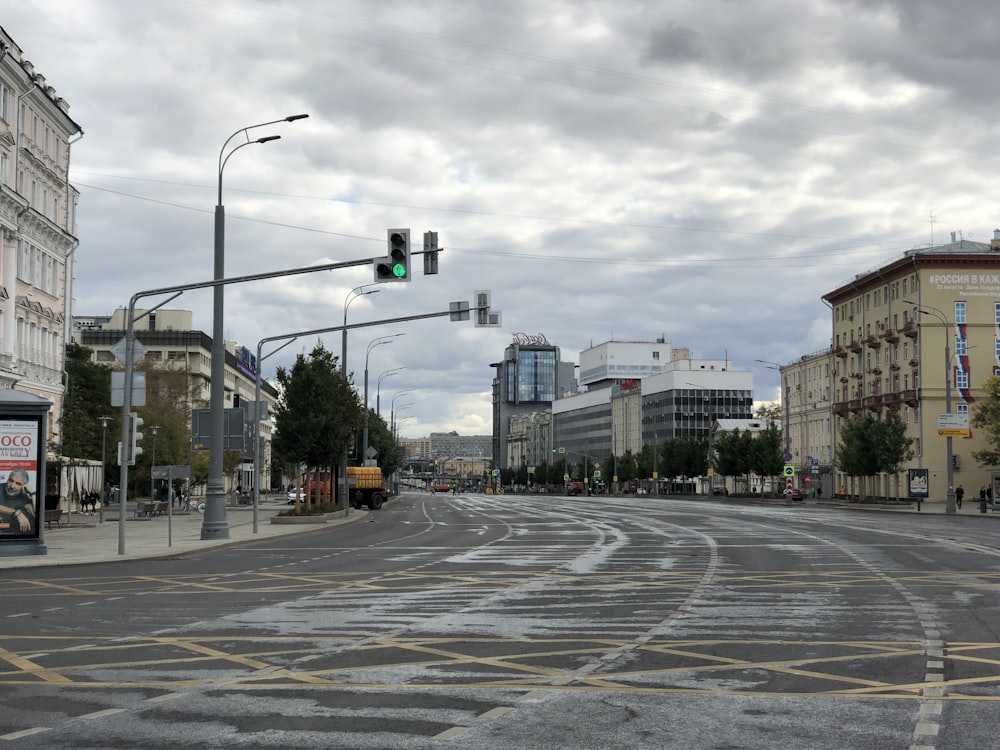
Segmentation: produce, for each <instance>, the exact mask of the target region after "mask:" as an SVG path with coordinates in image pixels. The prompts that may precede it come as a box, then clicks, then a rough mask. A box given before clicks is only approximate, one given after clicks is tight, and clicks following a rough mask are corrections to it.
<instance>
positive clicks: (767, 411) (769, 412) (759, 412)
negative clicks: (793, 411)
mask: <svg viewBox="0 0 1000 750" xmlns="http://www.w3.org/2000/svg"><path fill="white" fill-rule="evenodd" d="M753 415H754V416H755V417H758V418H760V419H774V420H778V421H781V402H780V401H766V402H764V403H762V404H758V405H757V409H756V411H754V413H753Z"/></svg>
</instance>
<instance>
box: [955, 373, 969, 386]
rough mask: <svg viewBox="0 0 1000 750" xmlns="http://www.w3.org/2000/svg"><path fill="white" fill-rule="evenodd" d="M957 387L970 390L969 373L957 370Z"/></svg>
mask: <svg viewBox="0 0 1000 750" xmlns="http://www.w3.org/2000/svg"><path fill="white" fill-rule="evenodd" d="M955 387H956V388H968V387H969V373H967V372H966V371H965V370H955Z"/></svg>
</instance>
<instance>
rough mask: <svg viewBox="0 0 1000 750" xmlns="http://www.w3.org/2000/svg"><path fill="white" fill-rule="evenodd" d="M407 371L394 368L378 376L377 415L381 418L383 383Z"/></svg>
mask: <svg viewBox="0 0 1000 750" xmlns="http://www.w3.org/2000/svg"><path fill="white" fill-rule="evenodd" d="M405 369H406V368H405V367H393V368H392V369H391V370H383V371H382V374H380V375H379V376H378V384H377V385H376V386H375V413H376V414H378V415H379V416H381V415H382V401H381V397H382V381H383V380H385V379H386V378H387V377H389V376H390V375H395V374H396V373H397V372H401V371H402V370H405Z"/></svg>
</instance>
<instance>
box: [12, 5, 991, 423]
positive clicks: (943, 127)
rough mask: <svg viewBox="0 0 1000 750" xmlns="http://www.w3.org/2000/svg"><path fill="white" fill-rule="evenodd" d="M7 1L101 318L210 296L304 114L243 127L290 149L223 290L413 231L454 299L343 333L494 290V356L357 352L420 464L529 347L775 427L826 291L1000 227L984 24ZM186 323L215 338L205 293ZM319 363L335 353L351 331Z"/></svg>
mask: <svg viewBox="0 0 1000 750" xmlns="http://www.w3.org/2000/svg"><path fill="white" fill-rule="evenodd" d="M3 6H4V9H3V12H2V14H0V25H2V26H3V27H4V29H6V31H7V32H8V33H9V34H10V35H11V36H12V37H13V38H14V40H15V41H16V42H17V43H18V44H19V45H20V46H21V47H22V49H23V50H24V52H25V55H26V57H27V58H28V59H29V60H31V62H32V63H33V64H34V65H35V69H36V70H37V71H38V72H40V73H42V74H43V75H44V76H45V77H46V78H47V81H48V83H49V84H51V85H52V86H54V87H55V88H56V90H57V92H58V94H59V95H60V96H62V97H63V98H65V99H66V100H67V101H68V102H69V104H70V106H71V109H70V115H71V116H72V117H73V119H74V120H75V121H76V122H77V123H79V124H80V126H81V127H82V128H83V130H84V133H85V135H84V137H83V138H82V139H81V140H80V141H79V142H78V143H76V144H75V145H74V147H73V151H72V160H73V161H72V170H71V179H72V182H73V183H74V184H75V185H76V187H77V188H78V189H79V190H80V192H81V198H80V205H79V216H78V225H79V226H78V235H79V238H80V247H79V249H78V250H77V252H76V259H77V266H76V280H75V286H74V297H75V300H74V311H75V312H76V313H77V314H81V315H93V314H107V313H111V312H113V310H114V309H116V308H118V307H123V306H125V305H127V304H128V301H129V299H130V297H131V296H132V295H133V294H135V293H136V292H138V291H144V290H149V289H156V288H160V287H163V286H170V285H174V284H186V283H194V282H199V281H206V280H209V279H211V278H212V274H213V250H212V241H213V210H214V206H215V204H216V196H217V187H218V172H217V168H218V160H219V154H220V150H221V148H222V146H223V144H224V143H225V142H226V139H227V138H228V137H229V136H230V134H232V133H234V132H236V131H238V130H240V129H241V128H244V127H246V126H249V125H253V124H255V123H260V122H266V121H270V120H276V119H280V118H283V117H285V116H286V115H292V114H297V113H308V114H309V119H307V120H301V121H298V122H294V123H282V124H280V125H273V126H268V127H265V128H260V129H255V130H252V131H250V132H251V133H252V135H253V137H254V138H257V137H261V136H267V135H280V136H281V140H279V141H274V142H271V143H266V144H261V145H257V144H253V145H251V146H248V147H247V148H245V149H241V150H240V152H239V153H238V154H235V155H234V156H233V158H232V159H230V160H229V161H228V163H227V165H226V168H225V171H224V179H223V202H224V204H225V206H226V214H227V226H226V231H227V235H226V275H227V276H242V275H248V274H255V273H265V272H270V271H278V270H282V269H291V268H299V267H304V266H309V265H315V264H320V263H331V262H340V261H349V260H356V259H363V258H369V257H375V256H377V255H383V254H384V253H385V242H386V241H385V234H386V229H387V228H389V227H408V228H410V229H411V231H412V232H413V234H414V237H415V240H416V242H417V244H419V243H420V241H421V237H422V234H423V232H424V231H427V230H436V231H437V232H438V234H439V241H440V244H441V246H442V247H443V248H445V252H444V253H442V255H441V258H440V273H439V275H437V276H426V277H425V276H422V275H419V273H418V275H416V276H415V278H414V279H413V281H412V282H411V283H409V284H393V285H381V286H380V287H378V289H379V291H378V292H377V293H375V294H371V295H368V296H363V297H359V298H358V299H356V300H355V301H353V302H352V303H351V305H350V307H349V309H348V322H349V323H360V322H366V321H373V320H382V319H386V318H393V317H399V316H408V315H420V314H426V313H439V312H443V311H446V310H447V309H448V304H449V302H451V301H458V300H471V299H472V296H473V292H474V291H475V290H477V289H490V290H492V294H493V305H494V308H495V309H498V310H501V311H502V316H503V326H502V328H499V329H486V328H475V327H473V326H472V324H471V323H468V322H467V323H452V322H449V321H448V320H447V318H442V319H438V318H431V319H428V320H422V321H419V322H413V323H406V324H396V325H385V326H379V327H370V328H363V329H360V330H356V331H354V332H352V333H351V334H349V349H348V369H349V370H353V371H354V372H355V373H356V376H355V379H356V382H358V383H360V382H362V376H363V370H364V364H365V359H366V356H367V359H368V363H369V380H370V391H371V396H370V401H371V403H373V404H374V391H375V385H376V382H377V380H378V379H379V377H380V376H382V385H381V389H380V391H381V397H382V398H381V402H382V407H383V413H384V414H387V412H388V405H389V403H390V401H391V399H392V398H393V396H394V395H396V394H399V395H396V405H397V407H399V414H398V417H399V418H400V419H401V420H402V419H403V418H404V417H405V418H406V419H405V421H403V422H402V424H401V433H402V434H403V435H406V436H410V437H417V436H421V435H426V434H428V433H429V432H431V431H440V430H457V431H458V432H459V433H461V434H489V433H490V432H491V431H492V426H491V409H490V389H491V380H492V375H493V370H492V368H490V366H489V365H490V363H491V362H495V361H497V360H498V359H500V357H501V356H502V352H503V349H504V347H505V346H506V345H507V344H508V343H510V341H511V340H512V336H513V335H514V334H515V333H518V332H522V333H527V334H532V335H534V334H542V335H544V336H545V337H546V338H547V339H548V340H549V341H550V342H551V343H553V344H556V345H557V346H559V347H560V348H561V351H562V358H563V359H564V360H572V361H579V352H580V351H581V350H582V349H585V348H587V347H589V346H591V345H593V344H599V343H601V342H604V341H608V340H611V339H617V340H647V341H648V340H653V339H655V338H657V337H659V336H664V337H665V338H666V340H667V341H669V342H670V343H671V344H672V345H673V346H674V347H687V348H689V349H691V350H692V352H693V354H694V356H695V357H697V358H711V359H722V358H728V359H729V361H730V362H731V366H732V367H733V368H734V369H737V370H751V371H753V372H754V377H755V397H756V399H757V400H758V401H766V400H774V399H776V398H777V392H778V381H779V378H778V373H777V372H776V371H774V370H773V369H769V368H768V367H767V366H766V365H762V364H760V363H758V362H756V361H755V360H758V359H763V360H768V361H771V362H779V363H785V362H788V361H791V360H793V359H795V358H797V357H799V356H801V355H803V354H808V353H812V352H816V351H818V350H821V349H823V348H825V347H827V346H828V345H829V341H830V330H831V324H830V316H829V311H828V308H827V306H826V305H825V304H824V303H823V302H822V301H821V299H820V298H821V296H822V295H823V294H824V293H826V292H828V291H830V290H832V289H834V288H836V287H837V286H839V285H840V284H842V283H844V282H846V281H848V280H849V279H850V278H851V277H853V276H854V275H855V274H857V273H861V272H864V271H866V270H869V269H871V268H873V267H875V266H877V265H880V264H881V263H883V262H885V261H887V260H890V259H893V258H895V257H898V256H899V255H900V254H901V253H902V252H903V251H905V250H907V249H910V248H913V247H918V246H922V245H928V244H930V243H936V242H943V241H946V240H947V239H948V237H949V236H950V233H951V232H953V231H954V232H958V233H960V234H961V235H963V236H964V237H966V238H970V239H975V240H979V241H988V240H989V238H990V237H991V236H992V230H993V229H994V227H995V226H1000V215H998V212H997V211H996V198H995V196H996V195H997V191H996V190H995V186H996V184H997V179H996V175H997V172H998V161H1000V149H998V148H997V140H998V139H997V128H998V127H1000V116H998V112H997V107H998V104H997V101H996V96H995V88H996V86H995V81H996V75H997V70H998V62H1000V60H998V58H1000V22H998V19H1000V16H998V15H997V14H996V13H995V6H994V4H993V3H988V2H985V0H953V2H950V3H947V4H945V3H941V2H939V1H938V0H934V1H933V2H932V1H931V0H754V2H740V1H738V0H687V1H684V0H656V1H655V2H654V1H650V0H631V1H630V2H624V1H623V0H489V1H487V0H409V1H408V2H397V1H395V0H379V1H378V2H372V0H367V1H366V2H362V1H361V0H356V1H352V0H211V2H209V1H207V0H205V1H203V0H157V1H156V2H142V3H139V2H134V0H19V2H13V1H12V0H7V1H6V2H4V3H3ZM241 142H244V141H240V140H239V139H237V140H236V141H234V143H241ZM416 265H417V268H418V269H419V268H420V265H419V263H418V264H416ZM371 281H372V270H371V268H370V267H358V268H353V269H349V270H339V271H327V272H321V273H314V274H307V275H300V276H293V277H289V278H285V279H276V280H269V281H261V282H253V283H250V284H244V285H240V286H230V287H229V288H228V290H227V292H226V317H225V328H226V336H227V338H228V339H232V340H236V341H239V342H240V343H242V344H244V345H246V346H248V347H249V348H251V349H253V350H256V348H257V343H258V341H260V340H261V339H263V338H266V337H271V336H277V335H281V334H285V333H293V332H297V331H303V330H310V329H317V328H324V327H328V326H337V325H340V324H342V323H343V319H344V305H345V300H346V299H347V296H348V294H349V292H350V290H351V289H352V288H354V287H357V286H359V285H362V284H367V283H370V282H371ZM168 307H182V308H185V309H190V310H193V311H194V315H195V327H197V328H199V329H201V330H204V331H205V332H208V333H210V332H211V331H212V318H211V313H212V293H211V292H210V291H198V292H189V293H186V294H185V295H184V296H183V297H181V298H180V299H178V300H175V301H174V302H172V303H170V304H169V305H168ZM396 333H403V334H404V335H402V336H395V337H394V338H393V339H392V343H390V344H385V345H378V346H374V347H373V348H369V347H370V345H371V343H372V342H373V341H374V340H375V339H376V338H377V337H378V336H384V335H392V334H396ZM322 338H323V341H324V342H325V344H326V345H327V347H328V348H330V349H332V350H333V351H335V352H337V353H338V354H339V352H340V347H341V339H340V334H339V333H334V334H328V335H325V336H323V337H322ZM314 342H315V337H313V338H311V339H309V340H305V339H299V340H298V341H296V342H295V343H293V344H292V345H290V346H288V347H286V348H285V349H282V350H281V351H280V352H278V353H276V354H274V355H273V356H272V357H270V358H268V359H267V360H266V361H265V362H264V368H263V369H264V373H265V375H266V376H271V375H273V370H274V367H275V366H276V365H279V364H281V365H288V364H289V363H290V361H291V358H293V357H294V355H295V354H296V353H299V352H303V351H308V349H309V348H311V345H312V344H313V343H314ZM264 351H265V353H267V352H269V351H271V348H269V347H265V349H264ZM395 368H405V369H402V370H399V371H398V372H395V373H392V374H387V373H388V372H389V371H390V370H393V369H395ZM403 390H409V391H410V393H406V394H401V393H399V392H400V391H403Z"/></svg>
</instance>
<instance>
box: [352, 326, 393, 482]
mask: <svg viewBox="0 0 1000 750" xmlns="http://www.w3.org/2000/svg"><path fill="white" fill-rule="evenodd" d="M402 335H403V334H402V333H392V334H389V335H388V336H380V337H378V338H376V339H372V340H371V341H369V342H368V350H367V351H366V352H365V423H364V424H365V427H364V436H363V437H362V439H361V450H362V451H363V455H362V456H361V465H362V466H367V465H368V464H366V463H365V462H366V461H367V460H368V356H369V355H370V354H371V353H372V349H374V348H375V347H376V346H381V345H382V344H391V343H392V339H394V338H396V337H397V336H402Z"/></svg>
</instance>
